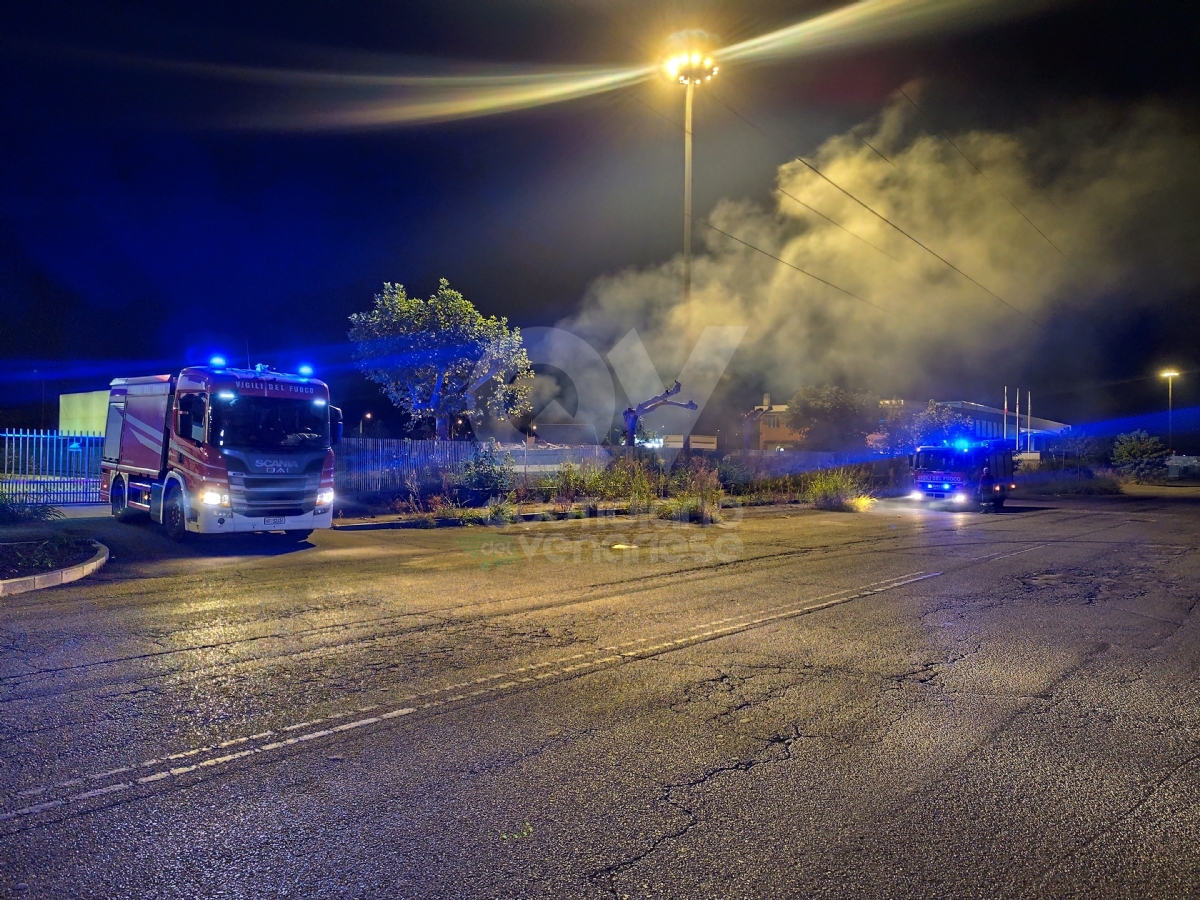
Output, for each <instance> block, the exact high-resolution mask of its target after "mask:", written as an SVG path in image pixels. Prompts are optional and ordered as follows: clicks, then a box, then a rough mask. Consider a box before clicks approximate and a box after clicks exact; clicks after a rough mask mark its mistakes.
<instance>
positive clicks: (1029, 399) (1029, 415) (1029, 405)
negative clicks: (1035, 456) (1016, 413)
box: [1025, 391, 1033, 453]
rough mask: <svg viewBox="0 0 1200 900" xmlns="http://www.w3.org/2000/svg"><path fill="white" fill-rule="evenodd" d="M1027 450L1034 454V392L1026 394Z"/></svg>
mask: <svg viewBox="0 0 1200 900" xmlns="http://www.w3.org/2000/svg"><path fill="white" fill-rule="evenodd" d="M1025 450H1026V451H1028V452H1030V453H1032V452H1033V392H1032V391H1026V392H1025Z"/></svg>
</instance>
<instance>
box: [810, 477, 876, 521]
mask: <svg viewBox="0 0 1200 900" xmlns="http://www.w3.org/2000/svg"><path fill="white" fill-rule="evenodd" d="M804 499H805V500H807V501H808V502H809V503H811V504H812V505H813V508H814V509H824V510H828V511H830V512H866V511H867V510H868V509H870V508H871V506H872V505H873V504H874V503H875V497H874V496H873V495H872V494H871V489H870V476H869V473H867V472H864V471H862V470H861V468H860V467H855V466H842V467H840V468H836V469H822V470H820V471H818V472H814V473H812V475H811V477H810V478H809V480H808V484H807V485H806V486H805V490H804Z"/></svg>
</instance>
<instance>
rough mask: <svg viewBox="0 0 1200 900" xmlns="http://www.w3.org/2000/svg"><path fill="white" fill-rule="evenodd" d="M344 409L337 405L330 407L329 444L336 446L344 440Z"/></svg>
mask: <svg viewBox="0 0 1200 900" xmlns="http://www.w3.org/2000/svg"><path fill="white" fill-rule="evenodd" d="M342 430H343V426H342V411H341V410H340V409H338V408H337V407H336V406H331V407H329V445H330V446H331V447H332V446H335V445H337V444H340V443H341V442H342Z"/></svg>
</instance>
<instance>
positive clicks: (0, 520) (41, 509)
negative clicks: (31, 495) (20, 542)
mask: <svg viewBox="0 0 1200 900" xmlns="http://www.w3.org/2000/svg"><path fill="white" fill-rule="evenodd" d="M61 518H62V511H61V510H58V509H55V508H54V507H53V506H51V505H50V504H49V503H26V502H25V501H23V500H14V499H12V498H11V497H6V496H5V495H4V494H0V525H31V524H36V523H38V522H50V521H52V520H54V519H61Z"/></svg>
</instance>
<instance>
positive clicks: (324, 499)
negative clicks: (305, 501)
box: [317, 488, 333, 506]
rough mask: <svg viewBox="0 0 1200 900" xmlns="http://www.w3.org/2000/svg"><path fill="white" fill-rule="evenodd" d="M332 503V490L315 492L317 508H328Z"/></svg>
mask: <svg viewBox="0 0 1200 900" xmlns="http://www.w3.org/2000/svg"><path fill="white" fill-rule="evenodd" d="M332 502H333V489H332V488H330V489H328V490H324V491H317V506H328V505H329V504H330V503H332Z"/></svg>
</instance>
